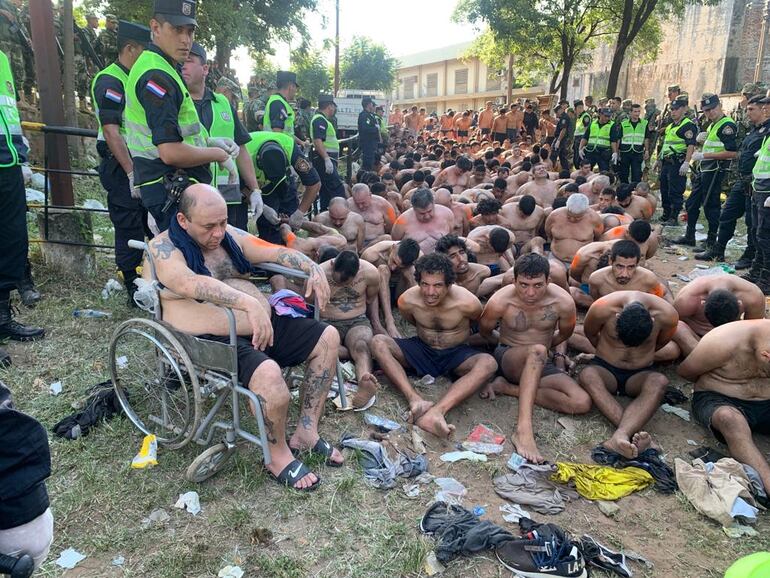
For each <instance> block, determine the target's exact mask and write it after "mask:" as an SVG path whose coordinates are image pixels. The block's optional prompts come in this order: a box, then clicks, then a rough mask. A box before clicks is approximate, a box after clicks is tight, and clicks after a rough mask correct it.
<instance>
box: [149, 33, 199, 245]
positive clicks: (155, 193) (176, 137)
mask: <svg viewBox="0 0 770 578" xmlns="http://www.w3.org/2000/svg"><path fill="white" fill-rule="evenodd" d="M147 50H151V51H153V52H156V53H157V54H160V55H161V56H162V57H163V58H165V59H166V60H167V61H168V63H169V64H170V65H171V66H172V67H174V68H176V70H177V72H178V73H179V76H180V77H181V76H182V65H181V64H177V63H176V61H174V60H173V59H171V58H169V57H168V56H167V55H166V54H165V53H164V52H163V51H162V50H161V49H160V48H158V47H157V46H156V45H155V44H150V45H149V47H148V48H147ZM150 81H152V82H154V83H155V84H156V85H158V86H160V88H161V89H162V90H163V91H165V94H164V95H163V96H158V95H157V94H156V93H155V92H153V91H151V90H149V89H147V88H146V86H147V83H148V82H150ZM182 82H184V79H182ZM183 96H184V95H182V94H181V93H180V92H179V87H178V85H177V83H176V81H175V80H174V79H172V78H171V77H170V76H169V75H168V74H166V73H165V72H163V71H162V70H158V69H155V70H150V71H148V72H145V73H144V74H143V75H142V76H141V77H140V78H139V82H137V84H136V98H137V99H138V100H139V102H140V103H141V105H142V107H143V108H144V111H145V114H146V115H147V126H148V127H149V128H150V130H151V131H152V144H154V145H155V146H156V147H157V146H158V145H161V144H165V143H174V142H182V140H183V139H182V135H181V134H180V133H179V122H178V118H179V110H180V108H181V106H182V98H183ZM134 162H135V163H136V162H141V159H139V161H134ZM156 163H158V164H159V165H162V167H163V169H164V171H163V172H164V174H167V175H171V174H173V173H174V172H175V171H176V170H177V167H172V166H170V165H166V164H165V163H163V161H161V160H160V159H158V160H157V161H156ZM184 171H185V172H186V173H187V177H188V178H189V179H191V180H193V181H195V182H198V183H205V184H211V169H210V166H209V163H205V164H203V165H198V166H195V167H189V168H186V169H184ZM167 197H168V191H167V190H166V186H165V184H164V182H163V181H160V182H158V183H155V184H152V185H145V186H143V187H142V203H143V204H144V206H145V207H147V210H148V211H149V212H150V214H151V215H152V216H153V218H154V219H155V223H156V224H157V225H158V229H160V230H161V231H165V230H166V229H167V228H168V225H169V222H170V221H171V218H172V216H173V215H175V214H176V206H172V207H170V208H169V210H167V211H166V212H163V206H164V205H165V204H166V200H167Z"/></svg>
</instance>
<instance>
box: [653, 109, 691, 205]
mask: <svg viewBox="0 0 770 578" xmlns="http://www.w3.org/2000/svg"><path fill="white" fill-rule="evenodd" d="M676 135H677V136H678V137H679V138H681V139H683V140H684V144H685V145H686V146H688V147H689V146H695V145H696V140H695V139H696V137H697V136H698V128H697V126H696V125H695V124H692V123H689V122H688V123H686V124H684V125H683V126H681V127H680V128H679V130H677V131H676ZM663 140H665V139H661V142H663ZM660 154H661V155H663V154H665V151H663V150H662V151H661V153H660ZM684 159H685V155H684V154H681V155H677V154H671V155H668V156H662V157H661V159H660V163H661V166H660V197H661V199H660V200H661V205H662V206H663V219H664V220H668V219H669V218H671V219H676V218H678V216H679V211H681V210H682V205H683V204H684V191H685V189H686V188H687V175H680V174H679V169H680V167H681V166H682V163H683V162H684Z"/></svg>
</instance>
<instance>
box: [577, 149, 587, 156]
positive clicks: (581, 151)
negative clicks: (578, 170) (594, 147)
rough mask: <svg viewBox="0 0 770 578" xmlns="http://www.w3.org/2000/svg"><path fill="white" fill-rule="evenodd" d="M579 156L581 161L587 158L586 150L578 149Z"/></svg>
mask: <svg viewBox="0 0 770 578" xmlns="http://www.w3.org/2000/svg"><path fill="white" fill-rule="evenodd" d="M578 156H579V157H580V158H581V159H584V158H586V149H584V148H582V149H578Z"/></svg>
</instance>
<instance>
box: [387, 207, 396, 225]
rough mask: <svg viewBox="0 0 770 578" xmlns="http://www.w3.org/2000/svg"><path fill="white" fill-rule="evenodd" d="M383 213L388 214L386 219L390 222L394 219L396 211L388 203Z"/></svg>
mask: <svg viewBox="0 0 770 578" xmlns="http://www.w3.org/2000/svg"><path fill="white" fill-rule="evenodd" d="M385 214H386V215H387V216H388V220H389V221H390V222H391V223H392V222H393V221H395V220H396V211H394V210H393V206H392V205H391V204H390V203H388V208H387V209H386V210H385Z"/></svg>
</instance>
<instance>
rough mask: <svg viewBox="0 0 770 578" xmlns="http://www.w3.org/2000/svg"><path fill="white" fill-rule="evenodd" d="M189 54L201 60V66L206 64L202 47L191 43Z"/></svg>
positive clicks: (204, 50) (204, 51)
mask: <svg viewBox="0 0 770 578" xmlns="http://www.w3.org/2000/svg"><path fill="white" fill-rule="evenodd" d="M190 54H194V55H195V56H197V57H198V58H200V59H201V63H202V64H206V61H207V58H206V49H205V48H203V46H201V45H200V44H198V43H197V42H193V43H192V47H191V48H190Z"/></svg>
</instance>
